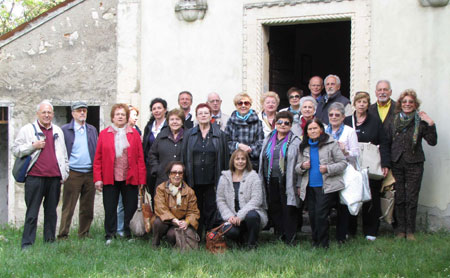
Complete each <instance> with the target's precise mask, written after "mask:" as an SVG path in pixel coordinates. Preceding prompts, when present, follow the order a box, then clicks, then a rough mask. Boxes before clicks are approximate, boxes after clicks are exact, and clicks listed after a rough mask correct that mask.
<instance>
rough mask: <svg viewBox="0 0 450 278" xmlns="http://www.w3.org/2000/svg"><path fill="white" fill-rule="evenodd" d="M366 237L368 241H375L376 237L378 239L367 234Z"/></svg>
mask: <svg viewBox="0 0 450 278" xmlns="http://www.w3.org/2000/svg"><path fill="white" fill-rule="evenodd" d="M366 239H367V240H368V241H375V239H377V237H376V236H366Z"/></svg>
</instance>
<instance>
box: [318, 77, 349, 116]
mask: <svg viewBox="0 0 450 278" xmlns="http://www.w3.org/2000/svg"><path fill="white" fill-rule="evenodd" d="M324 83H325V91H326V92H327V94H326V95H324V96H323V98H322V99H321V100H320V101H319V104H318V106H317V111H316V118H318V119H320V120H321V121H322V122H323V123H325V124H328V123H329V122H328V108H329V107H330V105H331V104H333V103H334V102H340V103H342V104H343V105H344V107H345V116H350V115H351V114H352V112H353V109H352V105H351V103H350V100H349V99H348V98H346V97H344V96H343V95H342V94H341V91H340V89H341V79H340V78H339V76H337V75H333V74H330V75H328V76H327V77H325V81H324Z"/></svg>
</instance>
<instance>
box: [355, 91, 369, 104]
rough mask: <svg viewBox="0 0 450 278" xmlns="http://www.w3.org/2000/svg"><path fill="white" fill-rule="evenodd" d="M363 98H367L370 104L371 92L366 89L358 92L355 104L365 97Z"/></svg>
mask: <svg viewBox="0 0 450 278" xmlns="http://www.w3.org/2000/svg"><path fill="white" fill-rule="evenodd" d="M363 98H365V99H367V102H368V103H369V105H370V95H369V93H368V92H364V91H359V92H356V94H355V96H354V97H353V106H355V105H356V102H357V101H358V100H360V99H363Z"/></svg>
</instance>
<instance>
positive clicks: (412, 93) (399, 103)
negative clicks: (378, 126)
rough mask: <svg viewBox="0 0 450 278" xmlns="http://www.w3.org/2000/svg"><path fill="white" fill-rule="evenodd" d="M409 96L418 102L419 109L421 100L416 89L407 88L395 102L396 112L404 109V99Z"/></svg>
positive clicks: (417, 107)
mask: <svg viewBox="0 0 450 278" xmlns="http://www.w3.org/2000/svg"><path fill="white" fill-rule="evenodd" d="M407 96H409V97H412V98H413V100H414V103H415V104H416V110H419V107H420V100H419V99H418V98H417V94H416V91H414V89H406V90H404V91H403V92H402V93H401V94H400V97H399V98H398V100H397V102H396V103H395V112H396V113H398V112H401V111H402V101H403V99H404V98H405V97H407Z"/></svg>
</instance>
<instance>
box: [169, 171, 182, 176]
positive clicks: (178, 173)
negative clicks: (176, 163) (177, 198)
mask: <svg viewBox="0 0 450 278" xmlns="http://www.w3.org/2000/svg"><path fill="white" fill-rule="evenodd" d="M170 174H171V175H174V176H177V175H178V176H182V175H183V171H170Z"/></svg>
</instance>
